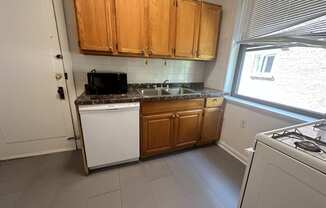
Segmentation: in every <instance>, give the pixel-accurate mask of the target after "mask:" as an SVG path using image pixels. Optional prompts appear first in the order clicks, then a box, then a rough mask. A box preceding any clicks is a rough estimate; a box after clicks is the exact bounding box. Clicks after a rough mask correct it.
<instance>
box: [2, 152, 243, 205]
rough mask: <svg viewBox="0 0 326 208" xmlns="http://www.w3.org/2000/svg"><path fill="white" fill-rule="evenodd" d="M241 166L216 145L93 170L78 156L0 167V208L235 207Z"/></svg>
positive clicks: (49, 157) (14, 162) (69, 154)
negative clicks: (85, 169)
mask: <svg viewBox="0 0 326 208" xmlns="http://www.w3.org/2000/svg"><path fill="white" fill-rule="evenodd" d="M243 173H244V166H243V165H242V164H241V163H240V162H239V161H237V160H236V159H234V158H233V157H231V156H230V155H228V154H227V153H226V152H224V151H223V150H222V149H220V148H219V147H217V146H211V147H205V148H201V149H196V150H191V151H186V152H182V153H178V154H173V155H169V156H164V157H160V158H156V159H152V160H147V161H144V162H140V163H134V164H130V165H126V166H121V167H116V168H109V169H105V170H101V171H96V172H95V173H93V174H92V175H90V176H88V177H86V176H84V175H83V172H82V169H81V159H80V153H79V152H65V153H58V154H52V155H46V156H40V157H33V158H27V159H19V160H12V161H5V162H1V163H0V207H1V208H66V207H67V208H68V207H69V208H74V207H76V208H77V207H78V208H88V207H89V208H90V207H92V208H102V207H103V208H104V207H106V208H176V207H178V208H183V207H185V208H213V207H215V208H236V206H237V202H238V199H239V192H240V186H241V180H242V176H243Z"/></svg>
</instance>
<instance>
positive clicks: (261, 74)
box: [251, 53, 275, 80]
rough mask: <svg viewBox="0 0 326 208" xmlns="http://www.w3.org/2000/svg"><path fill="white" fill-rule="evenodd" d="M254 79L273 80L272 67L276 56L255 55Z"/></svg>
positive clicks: (252, 76)
mask: <svg viewBox="0 0 326 208" xmlns="http://www.w3.org/2000/svg"><path fill="white" fill-rule="evenodd" d="M253 59H254V60H253V67H252V68H253V71H252V75H251V78H252V79H266V80H273V79H274V77H273V75H272V67H273V63H274V59H275V54H265V55H264V54H261V53H257V54H255V56H254V58H253Z"/></svg>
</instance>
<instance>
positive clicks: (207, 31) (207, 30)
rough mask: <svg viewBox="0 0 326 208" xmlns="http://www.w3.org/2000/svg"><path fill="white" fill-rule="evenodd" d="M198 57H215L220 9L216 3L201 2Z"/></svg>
mask: <svg viewBox="0 0 326 208" xmlns="http://www.w3.org/2000/svg"><path fill="white" fill-rule="evenodd" d="M201 9H202V10H201V23H200V34H199V48H198V57H199V58H201V59H213V58H215V57H216V50H217V42H218V37H219V30H220V21H221V12H222V9H221V7H220V6H218V5H213V4H209V3H202V8H201Z"/></svg>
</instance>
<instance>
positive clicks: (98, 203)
mask: <svg viewBox="0 0 326 208" xmlns="http://www.w3.org/2000/svg"><path fill="white" fill-rule="evenodd" d="M94 207H96V208H121V197H120V191H114V192H110V193H106V194H102V195H98V196H93V197H90V198H88V201H87V208H94Z"/></svg>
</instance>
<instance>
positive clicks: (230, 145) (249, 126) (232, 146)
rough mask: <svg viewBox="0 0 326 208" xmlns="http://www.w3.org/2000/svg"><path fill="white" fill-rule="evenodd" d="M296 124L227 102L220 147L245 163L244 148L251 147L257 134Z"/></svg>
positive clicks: (246, 157)
mask: <svg viewBox="0 0 326 208" xmlns="http://www.w3.org/2000/svg"><path fill="white" fill-rule="evenodd" d="M297 123H298V121H296V120H293V119H290V118H289V119H287V118H284V117H283V118H282V117H278V116H276V115H273V114H272V113H267V112H264V111H262V110H255V109H253V108H250V107H245V106H243V105H239V104H235V103H230V102H229V103H227V105H226V108H225V114H224V123H223V129H222V136H221V140H220V145H221V146H222V147H224V148H225V149H227V150H228V151H230V152H231V153H232V154H234V155H235V156H236V157H238V159H240V160H242V162H244V163H245V162H246V161H247V159H248V156H249V155H248V154H247V152H246V151H245V148H249V147H252V145H253V144H254V138H255V135H256V134H257V133H259V132H265V131H269V130H273V129H277V128H281V127H285V126H290V125H294V124H297Z"/></svg>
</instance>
